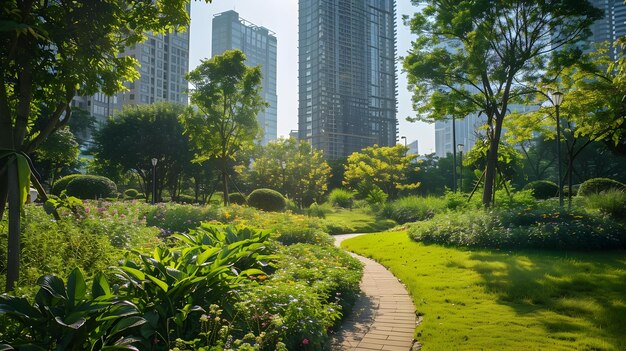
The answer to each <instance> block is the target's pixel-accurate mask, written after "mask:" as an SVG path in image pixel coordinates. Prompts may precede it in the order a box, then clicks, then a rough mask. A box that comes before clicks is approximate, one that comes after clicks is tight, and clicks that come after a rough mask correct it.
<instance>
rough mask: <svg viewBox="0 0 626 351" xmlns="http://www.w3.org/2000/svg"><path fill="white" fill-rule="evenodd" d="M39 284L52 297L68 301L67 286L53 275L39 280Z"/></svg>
mask: <svg viewBox="0 0 626 351" xmlns="http://www.w3.org/2000/svg"><path fill="white" fill-rule="evenodd" d="M37 284H38V285H39V286H41V288H42V289H44V290H45V291H47V292H48V293H50V294H51V295H52V296H54V297H56V298H59V299H67V294H66V292H65V286H64V285H63V281H62V280H61V279H59V278H57V277H55V276H52V275H44V276H43V277H40V278H39V279H37Z"/></svg>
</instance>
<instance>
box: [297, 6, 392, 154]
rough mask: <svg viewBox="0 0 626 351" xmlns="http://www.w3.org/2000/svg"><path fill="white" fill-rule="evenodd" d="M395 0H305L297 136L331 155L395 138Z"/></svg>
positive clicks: (384, 143) (388, 143)
mask: <svg viewBox="0 0 626 351" xmlns="http://www.w3.org/2000/svg"><path fill="white" fill-rule="evenodd" d="M395 11H396V9H395V1H394V0H299V30H298V37H299V48H298V55H299V62H298V65H299V67H298V72H299V77H298V78H299V106H298V137H299V138H300V139H302V140H306V141H308V142H309V143H311V144H312V145H313V147H315V148H317V149H321V150H323V151H324V154H325V155H326V157H327V158H329V159H335V158H339V157H344V156H348V155H350V154H351V153H353V152H355V151H360V150H361V149H363V148H365V147H367V146H371V145H374V144H378V145H381V146H392V145H394V144H395V143H396V140H397V120H396V104H397V99H396V95H397V86H396V67H395V57H396V24H395Z"/></svg>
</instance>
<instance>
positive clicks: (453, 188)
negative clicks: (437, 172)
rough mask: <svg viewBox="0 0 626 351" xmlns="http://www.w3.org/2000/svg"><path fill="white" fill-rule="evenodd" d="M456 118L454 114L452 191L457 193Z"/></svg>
mask: <svg viewBox="0 0 626 351" xmlns="http://www.w3.org/2000/svg"><path fill="white" fill-rule="evenodd" d="M454 145H456V119H455V118H454V115H452V192H454V193H456V149H455V148H454Z"/></svg>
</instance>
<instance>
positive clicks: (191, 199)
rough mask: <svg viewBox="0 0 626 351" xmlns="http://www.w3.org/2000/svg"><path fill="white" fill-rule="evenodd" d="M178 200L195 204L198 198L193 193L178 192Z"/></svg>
mask: <svg viewBox="0 0 626 351" xmlns="http://www.w3.org/2000/svg"><path fill="white" fill-rule="evenodd" d="M176 202H178V203H179V204H193V203H196V198H195V196H191V195H185V194H178V196H176Z"/></svg>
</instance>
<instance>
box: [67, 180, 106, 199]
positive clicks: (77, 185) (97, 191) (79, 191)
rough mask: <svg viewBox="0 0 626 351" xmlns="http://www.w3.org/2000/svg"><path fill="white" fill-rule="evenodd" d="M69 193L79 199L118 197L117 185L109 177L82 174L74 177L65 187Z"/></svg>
mask: <svg viewBox="0 0 626 351" xmlns="http://www.w3.org/2000/svg"><path fill="white" fill-rule="evenodd" d="M65 191H67V195H69V196H75V197H77V198H79V199H100V198H108V197H117V186H116V185H115V183H113V181H111V180H110V179H109V178H107V177H102V176H94V175H80V176H78V177H75V178H74V179H72V181H70V182H69V184H67V187H66V188H65Z"/></svg>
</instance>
